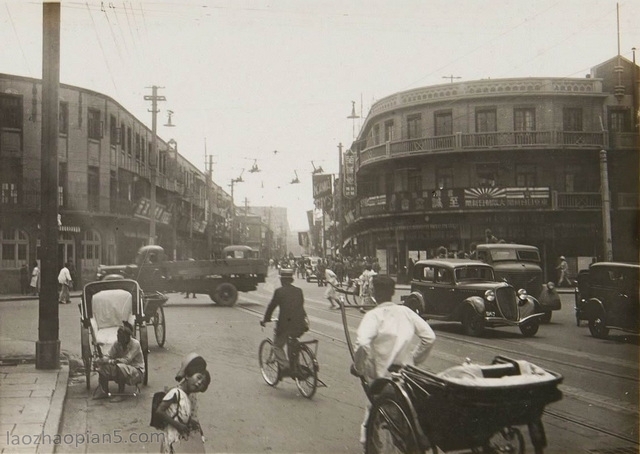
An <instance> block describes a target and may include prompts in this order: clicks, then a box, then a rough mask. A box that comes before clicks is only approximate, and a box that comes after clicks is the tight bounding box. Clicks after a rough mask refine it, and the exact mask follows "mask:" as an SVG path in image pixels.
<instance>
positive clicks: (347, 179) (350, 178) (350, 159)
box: [343, 150, 356, 199]
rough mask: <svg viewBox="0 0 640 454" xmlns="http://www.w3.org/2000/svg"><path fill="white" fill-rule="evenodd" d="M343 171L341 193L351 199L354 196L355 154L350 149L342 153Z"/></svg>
mask: <svg viewBox="0 0 640 454" xmlns="http://www.w3.org/2000/svg"><path fill="white" fill-rule="evenodd" d="M343 172H344V175H343V177H344V185H343V195H344V197H345V198H347V199H353V198H354V197H355V196H356V155H355V154H354V153H353V152H352V151H351V150H347V152H346V153H345V155H344V165H343Z"/></svg>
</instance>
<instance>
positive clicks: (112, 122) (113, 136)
mask: <svg viewBox="0 0 640 454" xmlns="http://www.w3.org/2000/svg"><path fill="white" fill-rule="evenodd" d="M109 143H110V144H111V146H112V147H115V146H116V145H118V144H119V143H120V130H119V129H118V121H117V120H116V116H115V115H110V116H109Z"/></svg>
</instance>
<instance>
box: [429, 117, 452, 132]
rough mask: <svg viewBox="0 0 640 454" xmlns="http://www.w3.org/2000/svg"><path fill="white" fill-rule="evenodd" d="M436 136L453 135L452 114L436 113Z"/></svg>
mask: <svg viewBox="0 0 640 454" xmlns="http://www.w3.org/2000/svg"><path fill="white" fill-rule="evenodd" d="M434 134H435V135H436V136H450V135H451V134H453V116H452V114H451V112H436V114H435V132H434Z"/></svg>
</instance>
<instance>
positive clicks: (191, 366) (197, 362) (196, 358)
mask: <svg viewBox="0 0 640 454" xmlns="http://www.w3.org/2000/svg"><path fill="white" fill-rule="evenodd" d="M206 367H207V362H206V361H205V359H204V358H203V357H202V356H200V355H199V354H197V353H195V352H193V353H189V354H188V355H186V356H185V357H184V359H183V360H182V365H181V366H180V370H179V371H178V373H177V374H176V381H180V380H182V379H183V378H185V377H186V376H187V375H191V374H190V373H189V372H192V371H193V370H204V369H206Z"/></svg>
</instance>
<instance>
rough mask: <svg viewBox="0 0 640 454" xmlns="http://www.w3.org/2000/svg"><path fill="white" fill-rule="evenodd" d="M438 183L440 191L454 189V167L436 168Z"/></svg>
mask: <svg viewBox="0 0 640 454" xmlns="http://www.w3.org/2000/svg"><path fill="white" fill-rule="evenodd" d="M436 183H437V184H438V188H439V189H444V188H452V187H453V167H438V168H436Z"/></svg>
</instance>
